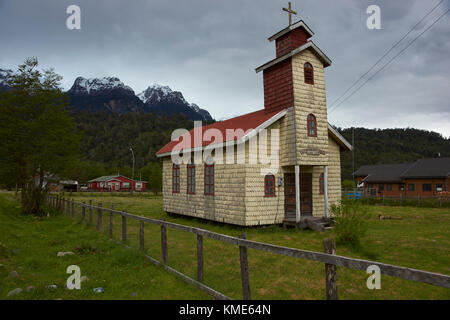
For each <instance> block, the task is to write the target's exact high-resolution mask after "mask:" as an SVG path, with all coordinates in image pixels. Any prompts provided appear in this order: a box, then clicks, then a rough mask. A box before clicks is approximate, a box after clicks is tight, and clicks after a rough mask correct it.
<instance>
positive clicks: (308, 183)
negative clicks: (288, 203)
mask: <svg viewBox="0 0 450 320" xmlns="http://www.w3.org/2000/svg"><path fill="white" fill-rule="evenodd" d="M300 211H301V213H302V216H312V173H301V172H300Z"/></svg>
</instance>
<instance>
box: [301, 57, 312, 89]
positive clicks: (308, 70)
mask: <svg viewBox="0 0 450 320" xmlns="http://www.w3.org/2000/svg"><path fill="white" fill-rule="evenodd" d="M303 72H304V74H305V83H308V84H314V69H313V66H312V64H311V63H309V62H306V63H305V64H304V65H303Z"/></svg>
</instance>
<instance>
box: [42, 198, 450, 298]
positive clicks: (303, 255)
mask: <svg viewBox="0 0 450 320" xmlns="http://www.w3.org/2000/svg"><path fill="white" fill-rule="evenodd" d="M48 203H49V204H50V205H51V206H53V207H54V208H57V209H59V210H61V211H63V212H64V213H66V214H67V215H68V216H70V217H72V218H73V217H74V206H79V207H81V211H82V217H83V218H84V214H85V212H86V208H87V209H88V212H89V222H90V224H91V225H92V220H93V219H92V214H93V212H97V226H96V227H97V230H99V231H101V230H102V221H103V220H102V214H103V212H105V213H106V212H109V213H110V223H109V236H110V238H112V230H113V222H112V221H113V218H112V217H113V215H114V214H115V215H118V216H121V217H122V241H123V242H125V241H126V239H127V218H129V219H133V220H137V221H139V229H140V230H139V243H140V249H143V248H144V225H145V223H149V224H153V225H157V226H160V228H161V253H162V257H161V261H158V260H157V259H154V258H152V257H150V256H148V255H146V257H147V258H148V259H149V260H150V261H151V262H153V263H155V264H158V265H160V264H162V265H163V266H164V268H165V269H166V270H167V271H168V272H170V273H172V274H175V275H177V276H179V277H181V278H182V279H183V280H185V281H187V282H189V283H192V284H195V285H197V286H198V287H200V288H201V289H202V290H204V291H206V292H208V293H209V294H210V295H212V296H213V297H214V298H216V299H230V298H229V297H227V296H226V295H224V294H222V293H220V292H218V291H216V290H214V289H212V288H210V287H208V286H206V285H205V284H204V283H203V279H204V261H203V254H204V253H203V238H204V237H206V238H210V239H214V240H217V241H221V242H224V243H228V244H231V245H236V246H238V247H239V253H240V267H241V278H242V291H243V297H244V299H248V300H250V299H251V295H250V279H249V269H248V259H247V249H254V250H260V251H265V252H270V253H274V254H279V255H283V256H289V257H293V258H297V259H306V260H311V261H317V262H322V263H324V264H325V279H326V295H327V299H337V297H338V296H337V281H336V279H337V277H336V273H337V270H336V266H341V267H346V268H349V269H356V270H364V271H366V270H367V268H368V267H369V266H371V265H376V266H378V267H379V268H380V272H381V274H384V275H388V276H392V277H396V278H402V279H406V280H411V281H416V282H422V283H427V284H431V285H435V286H440V287H444V288H450V276H447V275H443V274H439V273H433V272H428V271H423V270H417V269H413V268H406V267H401V266H395V265H390V264H385V263H380V262H376V261H369V260H362V259H355V258H348V257H345V256H340V255H336V247H335V244H334V240H333V239H325V240H324V251H325V252H324V253H322V252H315V251H309V250H302V249H297V248H290V247H283V246H277V245H273V244H269V243H263V242H258V241H252V240H247V239H246V238H245V234H243V235H241V236H240V237H233V236H229V235H225V234H220V233H217V232H213V231H209V230H205V229H201V228H197V227H191V226H186V225H182V224H178V223H173V222H168V221H165V220H158V219H153V218H148V217H142V216H138V215H134V214H130V213H127V212H125V211H119V210H115V209H114V208H113V207H112V208H105V207H102V206H101V204H99V205H98V206H94V205H92V200H91V201H89V204H86V203H85V202H75V201H74V200H73V199H72V200H69V199H65V198H63V197H61V196H58V195H49V197H48ZM167 228H171V229H175V230H180V231H184V232H190V233H193V234H196V235H197V280H195V279H192V278H190V277H188V276H187V275H185V274H183V273H181V272H179V271H177V270H175V269H173V268H171V267H169V266H168V247H167Z"/></svg>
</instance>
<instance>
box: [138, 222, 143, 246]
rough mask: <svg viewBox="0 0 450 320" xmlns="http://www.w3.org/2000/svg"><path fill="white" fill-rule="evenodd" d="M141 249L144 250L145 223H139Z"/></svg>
mask: <svg viewBox="0 0 450 320" xmlns="http://www.w3.org/2000/svg"><path fill="white" fill-rule="evenodd" d="M139 247H140V249H141V250H144V221H139Z"/></svg>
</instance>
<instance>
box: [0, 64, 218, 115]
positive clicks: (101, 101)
mask: <svg viewBox="0 0 450 320" xmlns="http://www.w3.org/2000/svg"><path fill="white" fill-rule="evenodd" d="M10 73H12V70H9V69H2V68H0V92H1V91H6V90H9V89H10V87H9V85H8V83H7V81H6V79H7V77H8V74H10ZM65 93H66V94H67V95H68V96H69V99H70V109H74V110H82V111H91V112H98V111H108V112H114V113H119V114H125V113H129V112H133V113H156V114H159V115H162V114H167V115H169V116H170V115H176V114H182V115H185V116H187V117H188V118H189V119H190V120H193V121H195V120H200V121H206V122H211V121H214V119H213V117H212V116H211V114H210V113H209V112H208V111H207V110H205V109H202V108H200V107H199V106H198V105H197V104H195V103H190V102H188V101H186V99H185V98H184V96H183V94H182V93H181V92H180V91H176V90H172V89H171V88H170V87H169V86H167V85H166V86H163V85H160V84H153V85H150V86H148V87H147V89H145V90H144V91H142V92H141V93H138V94H136V93H135V91H134V90H133V89H132V88H131V87H130V86H127V85H126V84H124V83H123V82H122V81H121V80H120V79H119V78H118V77H115V76H108V77H102V78H85V77H82V76H79V77H77V78H76V79H75V80H74V82H73V84H72V86H71V87H70V89H69V90H67V91H65Z"/></svg>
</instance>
